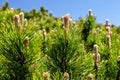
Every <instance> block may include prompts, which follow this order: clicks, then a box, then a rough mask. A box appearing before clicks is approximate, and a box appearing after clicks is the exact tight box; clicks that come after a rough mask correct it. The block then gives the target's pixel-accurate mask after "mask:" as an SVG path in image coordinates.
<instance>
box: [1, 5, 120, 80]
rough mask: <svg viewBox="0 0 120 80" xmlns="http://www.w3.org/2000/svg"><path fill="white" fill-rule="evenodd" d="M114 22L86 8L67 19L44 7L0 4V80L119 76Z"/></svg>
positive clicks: (115, 79)
mask: <svg viewBox="0 0 120 80" xmlns="http://www.w3.org/2000/svg"><path fill="white" fill-rule="evenodd" d="M119 34H120V27H116V26H115V25H110V23H109V20H108V19H107V20H106V22H105V24H98V23H97V22H96V17H95V16H94V15H93V14H92V10H89V13H88V15H87V16H86V17H85V18H81V19H80V20H79V21H73V20H72V19H71V17H70V14H66V15H64V16H62V17H61V18H57V17H54V16H53V15H52V13H49V12H48V10H46V9H45V8H44V7H41V8H40V11H37V10H36V9H33V10H31V11H30V12H24V11H22V10H21V9H13V8H9V4H8V3H5V4H4V5H3V7H2V8H0V64H1V65H0V80H120V36H119Z"/></svg>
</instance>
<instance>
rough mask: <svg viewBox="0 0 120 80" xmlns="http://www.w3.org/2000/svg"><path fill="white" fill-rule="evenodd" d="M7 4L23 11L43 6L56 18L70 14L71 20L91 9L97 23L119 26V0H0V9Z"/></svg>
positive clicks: (77, 18) (38, 8)
mask: <svg viewBox="0 0 120 80" xmlns="http://www.w3.org/2000/svg"><path fill="white" fill-rule="evenodd" d="M5 1H7V2H9V5H10V7H11V8H15V9H17V8H21V9H22V10H24V11H30V10H32V9H37V10H38V11H39V10H40V7H41V6H44V7H45V8H46V9H47V10H48V11H49V12H51V13H52V14H53V15H54V16H56V17H61V16H63V15H64V14H66V13H70V15H71V17H72V18H73V20H79V18H80V17H85V16H86V15H87V14H88V10H89V9H92V11H93V14H94V15H95V16H97V22H98V23H103V24H104V23H105V20H106V19H109V21H110V23H111V24H115V25H117V26H119V25H120V0H0V7H2V6H3V4H4V2H5Z"/></svg>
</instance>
